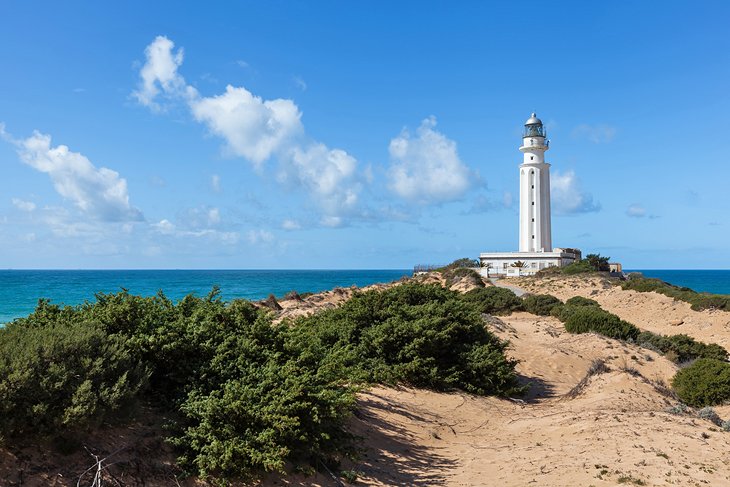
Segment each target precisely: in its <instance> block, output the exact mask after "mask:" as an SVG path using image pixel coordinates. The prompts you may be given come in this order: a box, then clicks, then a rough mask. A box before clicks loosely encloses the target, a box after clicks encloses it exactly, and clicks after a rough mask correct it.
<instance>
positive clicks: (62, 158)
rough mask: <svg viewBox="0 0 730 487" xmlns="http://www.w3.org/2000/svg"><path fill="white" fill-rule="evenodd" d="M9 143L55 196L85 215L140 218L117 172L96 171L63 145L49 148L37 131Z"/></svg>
mask: <svg viewBox="0 0 730 487" xmlns="http://www.w3.org/2000/svg"><path fill="white" fill-rule="evenodd" d="M6 138H7V136H6ZM12 142H13V143H14V144H15V145H16V147H17V148H18V154H19V156H20V158H21V160H22V161H23V162H24V163H26V164H28V165H29V166H31V167H32V168H34V169H36V170H38V171H40V172H44V173H46V174H48V175H49V176H50V178H51V180H52V181H53V186H54V188H55V189H56V191H57V192H58V194H60V195H61V196H63V197H64V198H66V199H68V200H70V201H71V202H73V203H74V205H76V207H78V208H79V209H80V210H81V211H83V212H84V213H86V214H87V215H89V216H92V217H95V218H98V219H100V220H104V221H139V220H142V219H143V216H142V213H141V212H140V211H139V210H138V209H137V208H134V207H133V206H131V205H130V204H129V194H128V192H127V181H126V180H125V179H124V178H122V177H120V176H119V173H118V172H116V171H113V170H111V169H108V168H105V167H102V168H97V167H96V166H94V165H93V164H92V163H91V161H89V159H88V158H87V157H85V156H84V155H83V154H80V153H78V152H72V151H70V150H69V148H68V147H67V146H65V145H59V146H56V147H51V137H50V136H49V135H44V134H41V133H39V132H34V133H33V135H32V136H31V137H29V138H27V139H25V140H13V141H12Z"/></svg>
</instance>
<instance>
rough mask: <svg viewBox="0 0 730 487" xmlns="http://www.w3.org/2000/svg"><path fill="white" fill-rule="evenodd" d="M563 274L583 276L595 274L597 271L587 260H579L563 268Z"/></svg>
mask: <svg viewBox="0 0 730 487" xmlns="http://www.w3.org/2000/svg"><path fill="white" fill-rule="evenodd" d="M561 272H562V273H563V274H567V275H573V274H583V273H585V272H595V269H594V268H593V266H591V264H590V263H589V262H588V261H587V260H579V261H577V262H573V263H572V264H568V265H566V266H565V267H562V268H561Z"/></svg>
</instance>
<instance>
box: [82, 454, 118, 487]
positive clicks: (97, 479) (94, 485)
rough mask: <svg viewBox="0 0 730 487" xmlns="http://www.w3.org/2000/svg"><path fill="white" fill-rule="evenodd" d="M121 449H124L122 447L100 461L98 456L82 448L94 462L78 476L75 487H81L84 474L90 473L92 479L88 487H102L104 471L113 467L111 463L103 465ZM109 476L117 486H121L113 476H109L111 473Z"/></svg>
mask: <svg viewBox="0 0 730 487" xmlns="http://www.w3.org/2000/svg"><path fill="white" fill-rule="evenodd" d="M123 449H124V447H122V448H119V449H118V450H116V451H114V452H112V453H111V454H109V455H107V456H106V457H104V458H101V459H100V458H99V455H95V454H94V453H91V450H89V449H88V448H86V447H84V450H86V451H87V452H88V453H89V455H91V457H92V458H93V459H94V460H95V462H94V464H93V465H92V466H90V467H89V468H87V469H86V470H85V471H84V472H83V473H82V474H81V475H79V480H78V481H77V482H76V487H81V481H82V480H83V479H84V477H85V476H86V474H88V473H92V472H93V474H94V477H93V479H92V482H91V485H89V487H102V476H103V473H104V471H105V470H107V469H108V468H109V467H111V466H112V465H114V464H113V463H109V464H106V465H105V464H104V463H105V462H106V461H107V460H108V459H109V458H111V457H113V456H114V455H116V454H117V453H119V452H120V451H122V450H123ZM107 473H108V472H107ZM109 475H110V476H111V477H112V478H113V479H114V480H115V482H116V483H117V485H121V484H120V483H119V481H118V480H117V479H116V478H115V477H114V476H113V475H111V473H109Z"/></svg>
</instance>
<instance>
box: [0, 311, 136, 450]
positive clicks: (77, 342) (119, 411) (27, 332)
mask: <svg viewBox="0 0 730 487" xmlns="http://www.w3.org/2000/svg"><path fill="white" fill-rule="evenodd" d="M49 311H50V314H51V315H54V316H55V317H56V318H57V321H55V322H52V323H48V324H47V325H45V326H28V325H27V324H26V323H25V322H24V320H22V319H21V320H17V321H16V322H14V323H10V324H8V325H7V326H6V327H5V328H2V329H0V433H2V435H4V436H7V437H17V436H20V435H23V436H26V435H33V434H41V435H53V436H63V435H66V434H73V433H74V432H77V431H81V430H84V429H86V428H89V427H92V426H96V425H98V424H100V423H102V422H107V421H111V420H113V419H115V418H118V417H123V416H125V414H126V413H128V412H130V411H131V409H132V408H133V407H134V405H135V404H136V401H137V399H138V397H139V393H140V391H142V390H143V389H144V388H145V385H146V384H147V376H148V373H147V370H146V369H145V367H144V366H143V365H142V363H141V362H140V361H139V360H138V359H135V357H134V356H133V355H132V354H130V353H129V352H128V351H127V350H126V348H125V343H124V339H123V337H120V336H110V335H108V334H107V333H106V332H105V331H104V329H103V328H102V327H101V326H99V325H98V324H96V323H93V322H83V321H82V322H76V321H74V320H68V319H67V318H68V317H69V316H72V315H70V314H69V313H68V311H62V310H61V309H60V308H58V307H55V310H54V309H53V307H51V306H49V305H47V303H46V304H41V305H40V306H39V314H40V315H42V314H43V313H48V312H49ZM33 320H39V321H40V320H42V318H40V316H33V317H32V318H31V320H29V321H33ZM36 324H38V323H36Z"/></svg>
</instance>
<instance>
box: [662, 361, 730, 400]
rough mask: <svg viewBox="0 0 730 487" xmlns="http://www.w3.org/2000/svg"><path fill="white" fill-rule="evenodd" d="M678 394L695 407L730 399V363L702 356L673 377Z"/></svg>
mask: <svg viewBox="0 0 730 487" xmlns="http://www.w3.org/2000/svg"><path fill="white" fill-rule="evenodd" d="M672 387H673V388H674V391H675V392H676V393H677V396H679V398H680V399H681V400H682V401H684V402H685V403H687V404H689V405H690V406H694V407H703V406H712V405H715V404H721V403H723V402H725V401H727V400H728V399H730V364H729V363H727V362H724V361H721V360H717V359H712V358H701V359H699V360H696V361H695V362H693V363H692V364H691V365H690V366H688V367H685V368H683V369H682V370H680V371H679V372H677V374H676V375H675V376H674V379H672Z"/></svg>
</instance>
